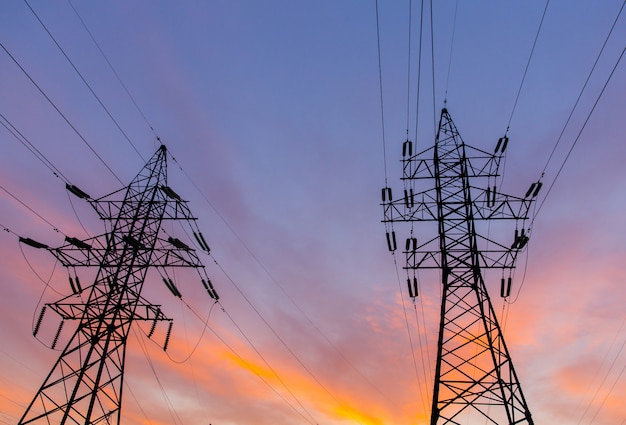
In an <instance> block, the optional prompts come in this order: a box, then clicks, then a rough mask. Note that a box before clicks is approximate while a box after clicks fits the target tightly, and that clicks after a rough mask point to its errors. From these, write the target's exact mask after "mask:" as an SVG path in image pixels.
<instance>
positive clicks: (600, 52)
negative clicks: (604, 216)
mask: <svg viewBox="0 0 626 425" xmlns="http://www.w3.org/2000/svg"><path fill="white" fill-rule="evenodd" d="M624 5H626V0H624V1H623V2H622V6H621V7H620V9H619V11H618V13H617V16H616V17H615V20H614V21H613V24H612V26H611V29H610V30H609V32H608V34H607V36H606V38H605V40H604V43H603V45H602V47H601V49H600V51H599V53H598V55H597V57H596V60H595V62H594V64H593V66H592V67H591V70H590V71H589V74H588V76H587V79H586V80H585V83H584V84H583V87H582V89H581V91H580V93H579V94H578V98H577V99H576V102H575V103H574V105H573V107H572V109H571V111H570V113H569V116H568V118H567V120H566V122H565V124H564V125H563V128H562V130H561V133H560V134H559V137H558V138H557V141H556V143H555V146H554V147H553V149H552V152H551V153H550V155H549V157H548V160H547V161H546V164H545V166H544V168H543V171H542V173H541V178H542V179H543V177H544V175H545V173H546V171H547V168H548V165H549V164H550V161H551V160H552V157H553V156H554V153H555V151H556V148H557V146H558V144H559V143H560V141H561V139H562V138H563V134H564V133H565V129H566V128H567V126H568V125H569V123H570V120H571V118H572V116H573V114H574V111H575V109H576V108H577V106H578V103H579V102H580V99H581V98H582V95H583V93H584V91H585V90H586V88H587V84H588V83H589V80H590V79H591V76H592V74H593V73H594V71H595V68H596V65H597V64H598V61H599V60H600V57H601V56H602V54H603V52H604V49H605V47H606V45H607V43H608V41H609V38H610V37H611V34H612V33H613V30H614V28H615V25H616V24H617V21H618V19H619V18H620V15H621V13H622V11H623V10H624ZM546 6H547V5H546ZM623 55H624V50H622V53H621V55H620V57H619V58H618V59H617V62H616V63H615V65H614V67H613V70H612V71H611V73H610V75H609V77H608V78H607V80H606V82H605V84H604V87H603V88H602V91H601V92H600V94H599V95H598V97H597V98H596V101H595V103H594V105H593V107H592V109H591V110H590V111H589V114H588V115H587V118H586V119H585V122H584V123H583V126H582V127H581V129H580V131H579V132H578V135H577V136H576V138H575V139H574V142H573V143H572V146H571V147H570V149H569V151H568V153H567V155H566V157H565V159H564V160H563V162H562V163H561V166H560V168H559V170H558V172H557V174H556V176H555V177H554V179H553V180H552V183H551V184H550V186H549V188H548V190H547V191H546V192H545V195H544V197H543V199H542V201H541V203H540V204H539V206H538V207H535V210H534V213H533V215H532V218H531V220H530V226H529V230H532V228H533V225H534V223H535V219H536V218H537V215H538V214H539V211H540V210H541V208H542V207H543V205H544V203H545V201H546V199H547V197H548V195H549V194H550V192H551V191H552V188H553V186H554V184H555V183H556V180H557V179H558V177H559V175H560V173H561V171H562V170H563V167H565V163H566V162H567V160H568V158H569V156H570V154H571V153H572V151H573V150H574V147H575V146H576V143H577V142H578V139H579V138H580V135H581V134H582V131H583V130H584V128H585V126H586V125H587V122H588V121H589V119H590V117H591V115H592V114H593V111H594V110H595V107H596V105H597V104H598V102H599V100H600V98H601V97H602V95H603V93H604V90H605V89H606V87H607V85H608V83H609V81H610V80H611V78H612V76H613V73H614V72H615V69H616V68H617V66H618V64H619V62H620V61H621V59H622V56H623ZM527 268H528V256H527V257H526V265H525V267H524V274H523V277H522V282H521V284H520V287H519V289H518V292H517V295H516V296H515V299H514V300H513V301H511V303H514V302H515V301H517V298H518V297H519V295H520V293H521V290H522V286H523V285H524V282H525V280H526V271H527Z"/></svg>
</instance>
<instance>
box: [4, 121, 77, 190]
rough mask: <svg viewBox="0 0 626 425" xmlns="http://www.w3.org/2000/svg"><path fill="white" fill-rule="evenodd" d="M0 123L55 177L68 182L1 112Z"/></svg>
mask: <svg viewBox="0 0 626 425" xmlns="http://www.w3.org/2000/svg"><path fill="white" fill-rule="evenodd" d="M0 118H2V120H0V124H2V126H3V127H4V128H5V129H6V130H7V131H8V132H9V133H11V135H12V136H13V137H15V139H17V141H18V142H20V143H21V144H22V145H24V146H25V147H26V149H28V150H29V151H30V153H32V154H33V155H34V156H35V157H36V158H37V159H38V160H39V161H41V163H42V164H43V165H44V166H45V167H46V168H48V169H49V170H50V171H51V172H52V174H53V175H54V176H55V177H58V178H60V179H61V180H63V181H64V182H65V183H69V180H68V179H67V177H65V176H64V175H63V173H62V172H61V171H60V170H59V169H58V168H57V167H55V166H54V164H53V163H52V162H50V160H49V159H48V158H47V157H46V156H45V155H44V154H43V153H41V151H40V150H39V149H37V147H36V146H35V145H33V144H32V143H31V142H30V141H29V140H28V138H26V136H24V134H23V133H21V132H20V131H19V130H18V129H17V128H16V127H15V126H14V125H13V124H12V123H11V122H10V121H9V120H8V119H7V118H6V117H5V116H4V115H3V114H2V113H0Z"/></svg>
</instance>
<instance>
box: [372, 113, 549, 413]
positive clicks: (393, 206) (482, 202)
mask: <svg viewBox="0 0 626 425" xmlns="http://www.w3.org/2000/svg"><path fill="white" fill-rule="evenodd" d="M506 143H508V139H507V138H506V137H505V138H502V139H500V141H499V142H498V146H497V147H496V150H495V152H494V153H493V154H490V153H487V152H485V151H482V150H480V149H475V148H472V147H470V146H467V145H465V143H464V142H463V140H462V138H461V136H460V134H459V132H458V130H457V129H456V127H455V125H454V123H453V122H452V118H451V116H450V114H449V113H448V111H447V110H446V109H443V110H442V113H441V119H440V125H439V131H438V133H437V137H436V140H435V145H434V146H433V147H432V148H429V149H426V150H424V151H422V152H420V153H418V154H416V155H413V154H412V143H411V142H410V141H407V142H405V144H404V145H403V177H402V181H403V183H404V191H403V195H404V196H402V197H401V198H398V199H393V198H392V193H391V189H390V188H384V189H383V211H384V220H383V222H385V223H386V225H387V229H388V233H387V241H388V246H389V248H390V249H391V250H395V249H396V244H395V240H396V235H395V230H394V229H393V224H394V223H398V222H411V223H416V222H436V223H437V232H436V236H433V237H427V238H426V239H425V240H424V241H418V238H416V237H411V238H409V239H407V243H406V246H405V248H406V249H405V250H404V253H405V255H406V267H405V268H406V269H407V274H408V272H410V271H412V272H413V273H415V271H416V270H418V269H440V270H441V279H442V280H441V283H442V289H443V290H442V301H441V315H440V316H441V317H440V324H439V335H438V345H437V360H436V368H435V369H436V370H435V382H434V391H433V400H432V410H431V425H441V424H466V423H471V422H470V421H469V420H470V418H475V420H478V421H479V422H478V423H491V424H498V425H502V424H527V425H532V424H533V420H532V417H531V415H530V411H529V409H528V406H527V404H526V400H525V399H524V396H523V393H522V389H521V386H520V383H519V380H518V378H517V374H516V372H515V369H514V368H513V364H512V362H511V356H510V353H509V351H508V349H507V347H506V344H505V341H504V338H503V335H502V330H501V329H500V326H499V324H498V321H497V318H496V315H495V312H494V309H493V306H492V303H491V300H490V298H489V294H488V293H487V289H486V286H485V282H484V281H483V275H482V270H485V269H492V268H495V269H501V270H502V273H503V274H502V276H503V278H502V287H503V289H502V295H503V296H508V291H507V290H506V288H505V282H506V281H505V277H504V272H505V271H507V270H508V272H509V273H510V272H511V271H512V269H513V268H514V267H515V262H516V259H517V254H518V253H519V252H520V250H521V249H523V247H524V246H525V244H526V242H527V241H528V236H527V235H525V234H524V229H523V227H522V228H521V231H520V229H518V225H519V223H522V224H523V222H524V220H526V219H527V215H528V211H529V209H530V206H531V204H532V202H533V201H534V197H535V196H536V195H537V192H538V188H537V189H536V190H535V184H533V186H531V189H529V191H528V193H527V194H526V196H525V197H514V196H509V195H505V194H502V193H501V192H499V191H498V188H497V186H496V181H497V177H498V169H499V164H500V160H501V159H502V153H503V152H504V150H505V149H506ZM491 220H511V221H514V222H515V225H516V227H515V233H514V235H513V236H512V237H510V240H509V241H508V242H507V241H498V240H495V238H494V237H491V236H490V235H489V234H481V233H480V232H479V231H478V230H477V223H480V222H488V221H491ZM411 234H413V233H411ZM511 242H512V243H511ZM415 276H416V275H415V274H413V280H411V278H410V277H409V293H410V295H411V296H413V297H414V296H417V280H416V278H415ZM509 277H510V274H509ZM412 282H414V283H412ZM508 285H509V286H508V288H509V289H510V281H508Z"/></svg>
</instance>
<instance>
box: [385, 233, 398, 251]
mask: <svg viewBox="0 0 626 425" xmlns="http://www.w3.org/2000/svg"><path fill="white" fill-rule="evenodd" d="M387 248H389V251H391V252H393V251H395V250H396V249H397V248H398V245H397V244H396V232H394V231H392V232H391V233H389V232H387Z"/></svg>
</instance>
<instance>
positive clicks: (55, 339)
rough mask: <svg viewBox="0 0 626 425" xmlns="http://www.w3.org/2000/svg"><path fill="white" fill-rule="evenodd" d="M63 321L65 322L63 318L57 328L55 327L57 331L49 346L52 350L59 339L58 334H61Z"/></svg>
mask: <svg viewBox="0 0 626 425" xmlns="http://www.w3.org/2000/svg"><path fill="white" fill-rule="evenodd" d="M64 323H65V320H62V321H61V323H60V324H59V329H57V333H56V335H55V336H54V339H53V340H52V345H51V346H50V348H51V349H53V350H54V347H56V346H57V342H58V341H59V336H61V331H62V330H63V324H64Z"/></svg>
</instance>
